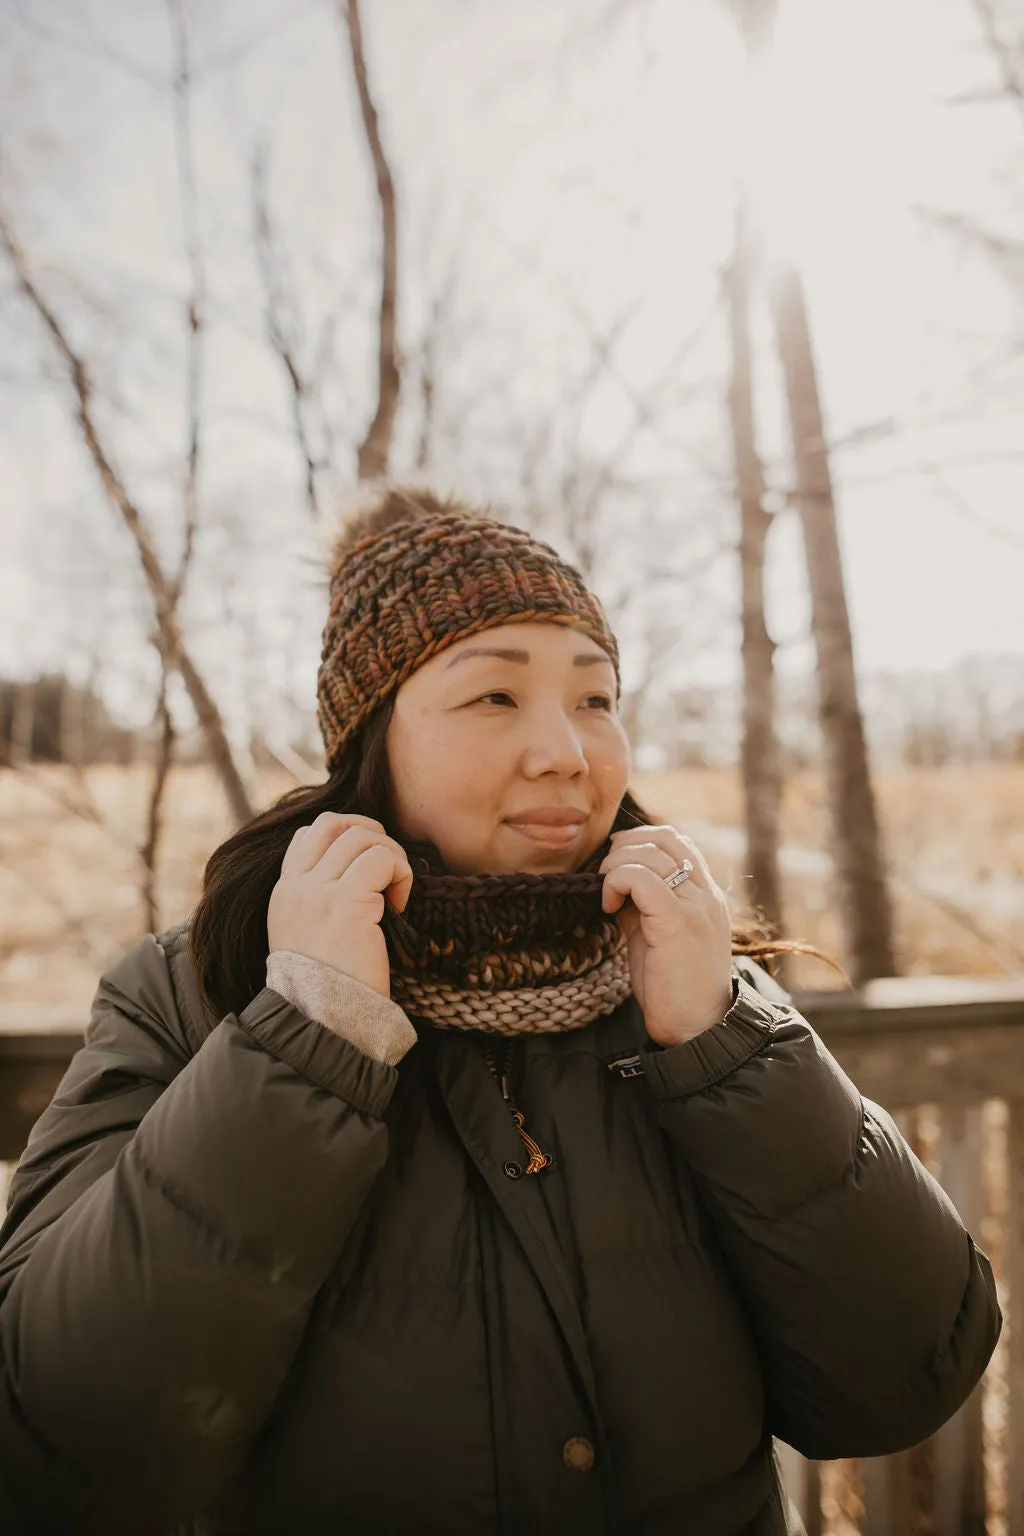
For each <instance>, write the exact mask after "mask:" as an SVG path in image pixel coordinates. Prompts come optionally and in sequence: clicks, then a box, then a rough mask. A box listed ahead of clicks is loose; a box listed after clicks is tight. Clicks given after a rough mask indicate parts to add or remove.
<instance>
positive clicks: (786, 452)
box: [0, 0, 1024, 1536]
mask: <svg viewBox="0 0 1024 1536" xmlns="http://www.w3.org/2000/svg"><path fill="white" fill-rule="evenodd" d="M0 400H2V409H0V505H2V518H0V920H2V931H0V984H2V992H0V1029H2V1030H7V1031H8V1032H17V1031H23V1032H24V1031H31V1030H37V1031H39V1030H41V1031H45V1030H58V1031H59V1030H65V1031H67V1030H79V1031H80V1030H81V1028H82V1027H83V1023H84V1019H85V1018H86V1017H87V1013H88V1005H89V1001H90V998H91V996H92V993H93V990H94V988H95V984H96V979H97V976H98V974H99V972H100V970H102V969H103V968H104V967H106V966H107V965H109V964H111V963H112V962H113V961H114V960H115V959H117V958H118V957H119V956H120V955H121V954H122V953H123V952H124V951H125V949H126V948H128V947H129V946H130V945H131V944H132V943H134V942H135V940H136V939H137V938H138V937H139V936H140V935H141V934H143V933H145V932H147V931H149V930H153V929H159V928H161V927H164V926H167V925H169V924H171V923H173V922H177V921H179V920H181V919H183V918H184V917H185V916H187V914H188V911H189V909H190V907H191V906H192V904H193V903H194V901H195V899H196V896H197V894H198V890H199V884H200V880H201V874H202V867H203V864H204V862H205V859H206V857H207V856H208V855H209V853H210V852H211V851H212V849H213V848H214V847H215V846H216V844H217V843H218V842H219V841H220V840H221V839H222V838H223V837H224V836H225V835H226V834H227V833H228V832H229V831H230V830H231V829H232V827H233V826H235V825H237V823H238V822H239V821H240V820H242V819H244V818H245V817H246V816H247V815H248V814H249V813H251V812H252V811H253V810H255V809H258V808H262V807H263V806H264V805H266V804H267V803H268V802H269V801H270V800H272V799H273V798H274V797H276V796H277V795H278V794H280V793H281V792H282V791H283V790H285V789H287V788H288V787H290V786H291V785H293V784H295V783H296V782H315V781H317V780H318V779H319V778H320V777H322V758H321V755H320V743H319V738H318V733H317V728H316V719H315V682H316V668H317V663H318V659H319V638H320V630H321V626H322V623H323V618H324V613H325V591H326V588H325V581H324V574H323V573H324V564H325V555H326V551H327V549H328V547H329V543H330V539H331V535H332V532H333V530H334V529H335V528H336V526H337V524H338V519H339V517H340V516H341V515H342V514H343V512H344V510H345V508H346V507H349V506H351V505H352V500H353V496H354V494H355V493H356V492H357V491H358V488H359V485H360V482H373V481H375V480H379V479H380V478H381V477H384V476H390V477H392V478H394V479H397V480H406V481H407V480H415V481H418V482H423V483H428V484H430V485H431V486H433V487H435V488H436V489H438V490H441V491H443V492H454V493H456V494H458V495H461V496H464V497H467V498H469V499H471V500H476V501H480V502H483V503H487V504H489V505H490V506H491V507H492V508H493V509H494V510H495V512H496V513H497V514H498V515H500V516H502V517H505V518H507V519H508V520H510V521H511V522H514V523H516V524H518V525H520V526H525V527H529V528H530V529H531V530H532V531H533V532H535V533H536V534H537V535H538V536H540V537H542V538H544V539H546V540H548V542H550V543H552V544H553V545H555V546H556V547H557V548H558V549H559V551H560V552H561V553H562V554H564V555H566V556H567V557H568V558H570V559H571V560H572V561H573V562H574V563H575V564H576V565H577V566H578V567H579V569H580V570H581V571H582V572H583V574H584V575H585V577H586V578H587V580H588V581H589V582H590V584H591V585H592V586H593V588H594V590H595V591H597V593H598V594H599V595H600V597H601V599H602V601H603V602H604V604H605V607H606V610H607V612H608V615H609V619H610V621H611V623H612V625H613V628H614V629H615V631H616V633H617V635H618V637H619V641H620V647H621V652H622V662H623V682H624V701H623V710H624V714H625V719H626V723H627V727H628V730H629V733H630V737H631V741H632V745H633V751H634V761H635V765H636V769H637V772H636V775H635V781H634V787H635V790H636V793H637V795H638V797H639V798H640V800H641V802H642V803H644V804H645V806H647V807H648V808H649V809H651V810H654V811H656V812H657V813H658V814H659V818H660V819H665V820H671V821H674V822H676V823H678V824H679V825H681V826H683V827H684V829H685V830H687V831H688V832H690V833H691V834H692V835H693V836H694V837H695V838H696V840H697V842H698V844H699V845H700V846H701V848H702V850H703V851H704V852H705V853H706V855H707V856H708V858H709V860H710V862H711V864H712V868H713V870H714V872H715V874H716V877H717V878H718V879H719V880H720V882H721V883H722V884H723V885H724V886H725V887H726V888H727V889H728V890H729V892H730V895H731V897H732V900H733V903H734V906H735V908H736V910H737V913H746V912H755V913H758V914H760V915H762V916H763V917H765V918H766V919H768V920H769V921H770V922H772V923H773V924H774V925H775V926H776V927H777V928H778V929H780V930H781V931H782V932H783V933H784V934H786V935H787V936H789V937H793V938H802V939H807V940H810V941H811V942H813V943H816V944H819V945H821V946H822V947H824V948H825V949H826V950H828V951H829V952H830V953H832V954H833V955H835V956H836V957H837V958H838V959H839V960H840V961H841V962H842V964H843V965H844V966H845V967H846V970H847V972H848V973H849V975H850V977H851V980H852V981H853V983H854V984H855V986H857V987H859V988H861V989H862V995H863V996H864V997H870V996H871V992H870V988H871V985H872V984H873V983H874V981H875V980H876V979H877V978H898V979H902V980H903V981H907V980H908V979H911V978H915V977H918V978H925V977H936V976H943V977H947V978H953V977H960V978H974V979H975V982H976V984H977V987H978V988H980V991H978V992H977V994H976V995H977V996H982V995H985V996H991V995H994V994H993V992H992V988H993V987H994V986H997V984H998V986H997V990H998V987H1001V988H1002V989H1003V991H1002V992H1001V993H1000V996H1011V995H1012V996H1016V997H1017V998H1018V1000H1019V1001H1020V1002H1021V1006H1022V1010H1024V983H1022V981H1021V977H1022V974H1024V881H1022V879H1021V875H1022V870H1024V827H1022V823H1021V817H1020V806H1021V803H1022V790H1024V622H1022V603H1021V596H1020V594H1021V584H1022V581H1024V516H1022V508H1024V431H1022V422H1024V15H1022V12H1021V9H1020V5H1019V3H1018V0H895V3H894V0H857V3H856V4H852V3H849V0H847V3H843V0H777V3H776V0H520V3H519V4H518V5H516V6H514V7H509V6H502V5H498V4H496V3H493V0H490V3H489V0H362V3H361V4H359V5H356V4H355V3H353V0H287V3H282V0H244V3H243V0H204V3H202V4H200V3H198V0H133V3H132V4H129V3H127V0H103V3H102V4H101V3H100V0H75V3H71V0H0ZM780 976H781V979H784V980H785V982H786V984H787V985H789V986H793V987H796V988H797V989H804V990H805V991H808V992H810V993H815V992H817V991H819V990H821V989H833V990H834V989H837V988H840V987H841V985H842V983H841V978H840V977H839V976H838V975H837V974H836V972H834V971H832V970H830V969H829V968H828V967H827V966H825V965H824V964H823V963H822V962H820V961H818V960H815V959H812V958H810V957H798V958H796V959H795V960H792V961H787V962H786V967H785V969H784V971H782V972H781V973H780ZM971 984H972V985H973V984H974V983H971ZM986 987H988V988H989V991H988V992H985V988H986ZM865 988H866V989H867V990H866V991H865V990H864V989H865ZM1014 989H1016V990H1014ZM903 995H904V994H901V996H903ZM934 995H935V996H936V997H938V996H940V994H939V993H935V994H934ZM972 995H974V994H972ZM51 1091H52V1090H51ZM922 1091H923V1090H922ZM992 1091H993V1092H994V1091H995V1090H992ZM1022 1092H1024V1082H1022ZM979 1097H980V1098H985V1105H984V1106H983V1107H984V1117H985V1118H984V1120H983V1122H982V1121H979V1125H982V1123H983V1130H984V1141H985V1146H986V1147H987V1148H988V1149H989V1153H987V1154H986V1159H985V1160H984V1168H983V1169H982V1171H981V1173H980V1174H979V1178H982V1180H983V1183H984V1191H985V1192H986V1193H985V1202H986V1203H985V1204H984V1209H983V1210H982V1209H979V1216H978V1220H979V1222H980V1223H982V1225H983V1238H984V1239H985V1245H986V1247H987V1248H988V1250H989V1251H990V1252H993V1254H994V1256H995V1257H996V1260H997V1262H998V1263H999V1264H1000V1266H1001V1277H1002V1273H1003V1259H1002V1237H1001V1234H1002V1224H1001V1223H1002V1217H1001V1215H1000V1212H1001V1211H1005V1203H1006V1199H1007V1194H1006V1190H1007V1182H1006V1181H1007V1178H1008V1177H1010V1175H1008V1174H1007V1173H1006V1166H1007V1165H1006V1137H1007V1135H1008V1134H1009V1135H1010V1137H1011V1142H1012V1134H1013V1133H1012V1124H1011V1123H1010V1121H1009V1120H1008V1118H1007V1109H1006V1104H1005V1103H1003V1102H1001V1101H996V1100H994V1099H991V1098H988V1097H986V1095H985V1094H983V1093H981V1092H980V1091H979ZM897 1098H898V1096H894V1098H893V1102H894V1103H895V1102H897ZM43 1102H45V1100H44V1101H43ZM971 1112H972V1113H973V1111H971ZM914 1113H915V1118H914V1119H913V1122H912V1123H911V1122H908V1126H909V1131H910V1132H911V1133H912V1134H913V1136H914V1138H915V1145H916V1146H917V1147H918V1149H919V1150H920V1151H921V1154H922V1155H923V1156H925V1157H931V1158H932V1160H933V1166H935V1167H936V1168H938V1167H939V1163H940V1162H941V1158H939V1154H938V1152H937V1151H936V1148H937V1146H938V1142H939V1140H940V1139H941V1136H940V1129H941V1128H940V1124H939V1120H938V1119H936V1118H935V1116H934V1115H932V1118H931V1119H929V1111H928V1110H927V1109H926V1110H924V1111H921V1112H920V1113H918V1112H917V1111H915V1112H914ZM978 1113H979V1114H981V1113H982V1110H981V1108H979V1110H978ZM1008 1126H1009V1130H1008V1129H1007V1127H1008ZM993 1149H994V1150H993ZM936 1159H938V1161H936ZM1012 1161H1013V1160H1012V1156H1011V1164H1012ZM1001 1170H1002V1171H1001ZM1011 1173H1012V1169H1011ZM980 1187H981V1186H980V1185H979V1188H980ZM986 1223H987V1224H988V1225H985V1224H986ZM1001 1283H1002V1278H1001ZM1000 1350H1001V1352H1002V1353H1001V1354H1000V1356H999V1361H998V1362H997V1363H996V1366H995V1367H994V1370H995V1376H994V1377H993V1381H994V1382H995V1385H994V1386H993V1387H992V1388H991V1390H989V1389H988V1388H987V1389H986V1390H987V1391H988V1396H987V1397H986V1405H987V1406H986V1414H987V1418H986V1425H987V1428H986V1431H985V1433H986V1447H987V1450H986V1456H987V1461H986V1468H987V1470H986V1474H985V1475H986V1478H987V1485H986V1486H987V1490H988V1491H987V1494H985V1493H984V1492H983V1494H982V1495H981V1498H982V1504H983V1505H984V1500H985V1498H986V1497H987V1500H988V1504H987V1514H986V1513H985V1510H984V1509H983V1511H982V1515H981V1524H978V1523H977V1515H975V1516H974V1517H972V1518H974V1520H975V1523H974V1524H970V1523H969V1522H968V1521H967V1517H966V1516H964V1517H963V1518H962V1519H961V1517H960V1516H958V1517H957V1518H958V1520H960V1523H959V1524H956V1525H955V1526H954V1525H948V1526H940V1525H936V1524H935V1523H934V1521H935V1519H937V1518H939V1517H937V1516H928V1515H927V1514H924V1515H920V1516H917V1515H915V1517H914V1518H915V1521H916V1522H917V1523H916V1524H915V1526H914V1529H919V1530H921V1531H925V1530H933V1529H934V1530H936V1531H938V1530H939V1529H943V1530H945V1529H949V1530H953V1529H956V1530H958V1531H959V1530H963V1531H968V1530H971V1531H974V1530H978V1531H981V1530H990V1531H1000V1532H1001V1531H1006V1530H1014V1529H1020V1530H1022V1531H1024V1523H1022V1524H1021V1525H1019V1526H1015V1525H1014V1523H1013V1519H1012V1514H1011V1515H1008V1514H1007V1508H1008V1505H1007V1500H1008V1499H1010V1500H1011V1503H1012V1491H1011V1494H1008V1493H1007V1489H1006V1486H1005V1479H1004V1477H1003V1472H1002V1471H1001V1468H1003V1465H1004V1463H1005V1460H1006V1457H1007V1450H1006V1439H1005V1436H1006V1430H1005V1404H1006V1395H1007V1392H1008V1390H1009V1388H1008V1387H1007V1382H1006V1374H1007V1370H1008V1367H1007V1365H1006V1358H1005V1341H1004V1344H1001V1346H1000ZM1000 1362H1001V1363H1000ZM1000 1371H1001V1372H1002V1375H1001V1376H1000V1374H999V1373H1000ZM979 1412H980V1408H979ZM1021 1449H1022V1455H1024V1445H1022V1448H1021ZM933 1473H934V1467H933ZM915 1475H916V1474H915ZM1022 1486H1024V1485H1022ZM858 1488H860V1492H858ZM862 1493H863V1489H862V1488H861V1487H860V1485H859V1484H858V1483H857V1480H856V1478H855V1477H851V1478H850V1479H847V1481H846V1483H836V1484H835V1486H834V1487H833V1486H832V1485H831V1484H829V1486H828V1487H827V1488H825V1490H824V1493H823V1496H822V1501H821V1511H822V1512H823V1513H822V1519H823V1520H824V1525H823V1526H821V1527H820V1528H821V1529H829V1530H833V1531H835V1532H840V1531H845V1530H850V1531H853V1530H856V1529H861V1528H863V1529H864V1530H867V1529H868V1525H867V1524H864V1525H863V1526H860V1525H858V1523H857V1522H858V1520H866V1519H867V1516H865V1514H864V1507H863V1500H862V1501H861V1504H860V1505H859V1506H858V1502H857V1501H858V1498H860V1497H861V1494H862ZM1020 1498H1021V1501H1022V1503H1021V1520H1022V1521H1024V1492H1021V1494H1020ZM925 1502H927V1501H925ZM975 1504H977V1496H976V1497H975ZM928 1519H932V1521H933V1523H932V1524H931V1525H929V1524H928V1523H927V1521H928ZM986 1520H987V1524H986V1523H985V1522H986ZM844 1521H845V1522H846V1524H845V1525H844V1524H843V1522H844ZM922 1522H923V1523H922ZM1008 1522H1009V1523H1008ZM810 1528H811V1527H810V1526H809V1529H810ZM873 1528H874V1529H878V1530H882V1529H883V1527H882V1526H880V1525H879V1526H876V1527H873ZM885 1529H889V1527H885ZM891 1529H892V1531H893V1533H894V1536H904V1532H905V1530H909V1529H910V1527H909V1526H906V1527H902V1526H899V1527H898V1526H896V1525H893V1526H892V1527H891Z"/></svg>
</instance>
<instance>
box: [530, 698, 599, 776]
mask: <svg viewBox="0 0 1024 1536" xmlns="http://www.w3.org/2000/svg"><path fill="white" fill-rule="evenodd" d="M526 735H527V741H526V745H525V747H524V750H523V771H524V773H525V774H526V776H527V777H528V778H535V777H539V776H540V775H541V774H542V773H558V774H563V775H565V776H566V777H572V778H575V777H576V775H577V774H580V773H588V772H589V764H588V763H587V756H586V753H585V752H584V750H583V743H582V742H581V740H580V736H579V732H578V731H577V729H576V725H575V722H574V721H573V720H571V719H570V717H569V716H568V715H567V714H566V712H565V710H564V709H551V710H546V711H544V712H543V713H540V712H538V713H537V714H536V715H534V716H533V717H532V718H531V719H530V721H529V723H528V725H527V727H526Z"/></svg>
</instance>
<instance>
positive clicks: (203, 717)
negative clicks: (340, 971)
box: [0, 207, 253, 821]
mask: <svg viewBox="0 0 1024 1536" xmlns="http://www.w3.org/2000/svg"><path fill="white" fill-rule="evenodd" d="M0 247H2V248H3V250H4V252H5V254H6V256H7V259H8V261H9V263H10V265H11V269H12V271H13V273H14V276H15V279H16V281H17V285H18V288H19V289H20V291H21V293H22V296H23V297H24V298H25V299H26V300H27V301H28V304H29V306H30V307H31V308H32V309H33V310H34V311H35V313H36V315H37V317H38V318H39V320H40V321H41V322H42V324H43V327H44V329H45V330H46V332H47V333H48V335H49V336H50V339H51V341H52V342H53V345H54V347H55V348H56V350H57V353H58V354H59V356H60V358H61V360H62V362H63V364H64V366H65V368H66V370H67V374H68V378H69V380H70V383H71V387H72V394H73V399H74V403H75V417H76V420H77V422H78V426H79V430H80V431H81V434H82V440H83V442H84V444H85V447H86V449H87V451H88V453H89V457H90V458H91V459H92V462H93V466H94V468H95V470H96V473H97V475H98V476H99V480H100V483H101V485H102V486H103V489H104V491H105V493H106V495H107V497H108V499H109V500H110V502H111V503H112V505H113V506H114V507H115V508H116V510H117V511H118V512H119V514H120V516H121V519H122V521H123V522H124V524H125V527H126V528H127V529H128V532H129V534H130V535H131V537H132V540H133V541H134V544H135V548H136V552H137V554H138V557H139V564H140V565H141V567H142V573H143V576H144V578H145V581H146V585H147V587H148V588H149V592H150V596H151V598H152V601H153V607H154V610H155V613H156V619H157V624H158V626H159V628H160V633H161V635H162V637H163V641H164V643H165V645H166V647H167V651H168V655H169V656H170V657H172V658H173V661H174V665H175V666H176V667H177V669H178V671H179V672H180V673H181V677H182V681H183V682H184V684H185V688H186V690H187V692H188V696H189V698H190V700H191V702H192V706H193V708H194V709H195V711H196V714H197V715H198V717H199V724H200V727H201V728H202V730H203V733H204V735H205V737H206V740H207V744H208V746H209V748H210V753H211V757H212V758H213V762H214V766H215V768H216V771H217V773H218V775H219V777H220V779H221V782H222V783H223V785H224V789H225V792H226V794H227V796H228V799H229V802H230V804H231V809H232V811H233V813H234V815H235V816H236V817H237V819H238V820H239V821H244V820H248V819H249V818H250V817H251V816H252V814H253V807H252V802H251V801H250V799H249V794H248V791H247V790H246V787H245V783H244V781H243V779H242V775H241V773H240V772H239V770H238V766H237V764H236V763H235V760H234V755H233V753H232V751H231V746H230V743H229V742H228V739H227V735H226V734H225V731H224V723H223V721H222V720H221V717H220V712H219V710H218V709H217V706H216V704H215V703H214V701H213V698H212V696H211V694H210V692H209V690H208V688H207V686H206V683H205V681H204V680H203V677H202V675H201V674H200V672H199V670H198V668H197V667H196V665H195V663H194V662H193V660H192V658H191V656H190V655H189V653H188V651H187V650H186V648H185V646H184V644H183V642H182V637H181V632H180V629H179V625H178V618H177V613H176V600H175V593H174V584H173V582H172V580H171V579H170V578H169V577H168V575H167V574H166V572H165V571H164V569H163V566H162V565H161V563H160V559H159V556H158V555H157V552H156V548H155V546H154V544H153V540H152V538H151V536H150V533H149V529H148V528H147V527H146V524H145V521H144V519H143V517H142V514H141V512H140V511H139V508H138V507H137V506H136V504H135V502H134V501H133V499H132V497H131V495H130V494H129V492H128V490H127V488H126V486H125V483H124V480H123V478H122V476H121V475H120V474H119V472H118V470H117V469H116V467H115V465H114V462H113V457H112V455H111V454H110V453H109V452H108V450H107V448H106V446H105V444H104V442H103V439H102V436H101V434H100V431H99V428H98V426H97V422H96V418H95V413H94V410H93V386H92V380H91V378H90V376H89V371H88V369H87V367H86V365H85V362H84V360H83V359H82V357H81V356H80V355H79V354H78V353H77V352H76V351H75V349H74V347H73V346H72V345H71V342H70V340H69V339H68V336H67V332H66V331H65V329H64V327H63V325H62V324H61V322H60V320H59V319H58V317H57V314H56V312H55V311H54V309H53V308H52V306H51V305H50V303H49V302H48V300H47V299H46V298H45V297H44V296H43V294H42V292H41V291H40V289H39V287H38V286H37V284H36V281H35V278H34V277H33V275H32V271H31V268H30V266H29V263H28V259H27V257H26V256H25V253H24V251H23V250H22V247H21V243H20V241H19V240H18V237H17V233H16V231H15V228H14V225H13V221H12V220H11V218H10V215H9V214H8V212H7V210H6V209H5V208H3V207H0Z"/></svg>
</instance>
